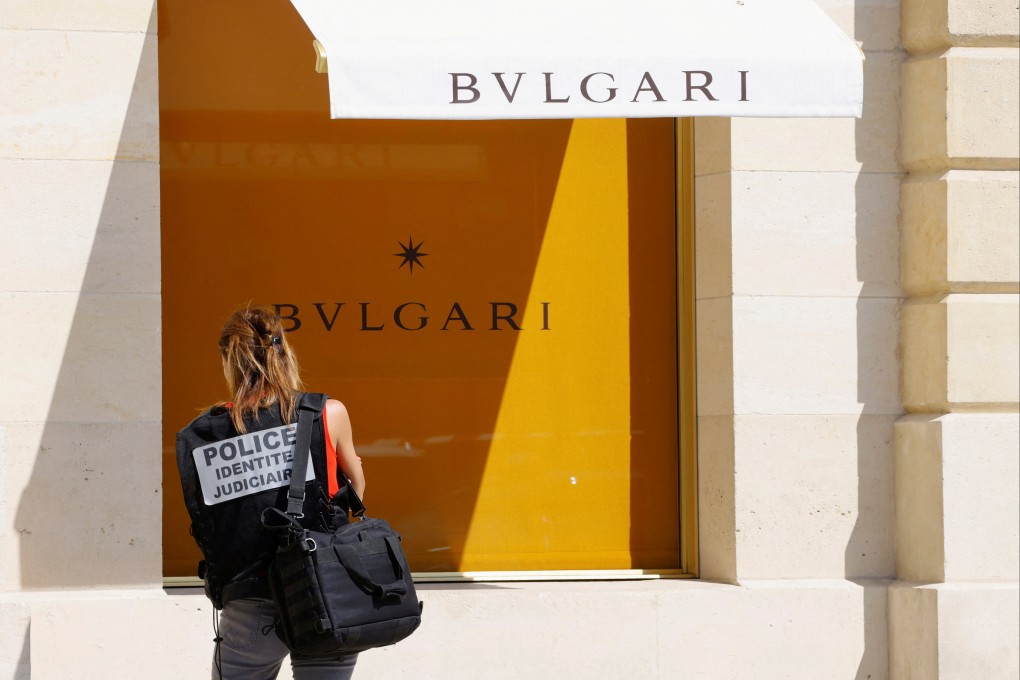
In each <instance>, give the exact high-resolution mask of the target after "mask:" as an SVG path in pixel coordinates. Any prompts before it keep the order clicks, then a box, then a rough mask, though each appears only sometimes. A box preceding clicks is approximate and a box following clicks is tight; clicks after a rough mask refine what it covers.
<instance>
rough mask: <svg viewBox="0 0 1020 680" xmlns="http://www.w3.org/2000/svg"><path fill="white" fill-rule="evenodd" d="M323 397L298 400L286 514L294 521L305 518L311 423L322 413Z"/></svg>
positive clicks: (305, 396)
mask: <svg viewBox="0 0 1020 680" xmlns="http://www.w3.org/2000/svg"><path fill="white" fill-rule="evenodd" d="M325 396H326V395H324V394H317V395H314V396H313V395H308V394H302V395H301V397H300V399H299V400H298V424H297V441H296V442H295V443H294V465H293V466H292V467H291V472H290V486H289V487H288V488H287V514H288V515H290V516H291V517H293V518H295V519H301V518H302V517H304V516H305V513H304V505H305V475H306V474H307V472H308V454H309V451H310V449H311V446H312V421H313V420H314V419H315V414H316V413H322V410H323V406H324V405H325ZM323 417H325V415H323Z"/></svg>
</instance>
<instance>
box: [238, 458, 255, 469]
mask: <svg viewBox="0 0 1020 680" xmlns="http://www.w3.org/2000/svg"><path fill="white" fill-rule="evenodd" d="M241 467H243V468H244V471H245V472H255V461H251V460H242V461H241Z"/></svg>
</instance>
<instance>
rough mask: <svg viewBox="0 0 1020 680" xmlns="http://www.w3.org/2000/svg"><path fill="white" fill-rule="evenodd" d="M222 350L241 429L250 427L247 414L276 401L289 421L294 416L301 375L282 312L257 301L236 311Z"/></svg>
mask: <svg viewBox="0 0 1020 680" xmlns="http://www.w3.org/2000/svg"><path fill="white" fill-rule="evenodd" d="M220 356H221V357H222V359H223V374H224V377H226V379H227V387H228V389H229V390H230V393H231V396H232V398H233V405H232V407H231V409H230V419H231V421H232V422H233V423H234V427H235V428H236V429H237V431H238V432H245V431H246V427H245V424H244V421H245V418H247V417H253V416H255V415H256V414H257V413H258V411H259V409H263V408H267V407H269V406H272V405H274V404H279V406H280V415H281V417H282V418H283V421H284V422H285V423H290V422H293V421H294V414H295V412H296V410H297V398H298V392H299V391H300V390H301V378H300V374H299V372H298V364H297V357H295V356H294V351H293V350H292V349H291V347H290V344H289V343H288V342H287V337H286V335H285V334H284V331H283V323H282V322H281V320H280V317H279V316H278V315H277V314H276V313H274V312H273V311H271V310H269V309H267V308H265V307H256V306H252V305H248V306H247V307H245V308H243V309H239V310H237V311H236V312H234V313H233V314H232V315H231V316H230V318H229V319H227V322H226V323H225V324H224V325H223V331H222V332H221V333H220Z"/></svg>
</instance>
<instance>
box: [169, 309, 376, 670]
mask: <svg viewBox="0 0 1020 680" xmlns="http://www.w3.org/2000/svg"><path fill="white" fill-rule="evenodd" d="M219 347H220V357H221V359H222V361H223V375H224V377H225V378H226V381H227V387H228V389H229V392H230V394H231V396H232V399H231V400H230V401H229V402H225V403H221V404H218V405H216V406H214V407H212V408H211V409H209V410H208V411H206V412H205V413H203V414H202V415H201V416H199V417H198V418H196V419H195V420H194V421H192V422H191V423H190V424H189V425H188V426H187V427H185V428H184V429H183V430H181V431H180V432H179V433H178V434H177V465H178V468H179V470H180V473H181V482H182V486H183V488H184V500H185V504H186V505H187V507H188V512H189V514H190V515H191V520H192V527H191V531H192V534H193V535H194V537H195V540H196V542H197V543H198V545H199V548H200V549H201V550H202V554H203V556H204V557H205V559H204V560H203V561H202V563H200V565H199V576H201V577H203V578H204V580H205V589H206V595H208V596H209V598H210V599H211V600H212V601H213V604H214V607H215V609H222V613H221V614H220V615H219V616H220V618H219V630H218V631H217V633H216V642H217V647H216V651H215V653H214V657H213V670H212V677H213V680H221V679H222V680H242V679H243V680H263V679H265V680H270V679H272V678H275V677H276V676H277V673H278V672H279V670H280V667H281V665H282V663H283V659H284V657H285V656H287V654H288V650H287V648H286V647H285V646H284V644H283V642H281V641H280V639H279V638H278V637H277V636H276V634H275V633H274V632H273V610H274V605H273V602H272V600H271V599H270V594H269V588H268V584H267V581H266V569H267V566H268V564H269V562H270V561H271V560H272V556H273V553H274V550H275V547H276V537H275V536H274V535H273V534H271V533H270V532H268V531H266V530H265V529H264V528H263V526H262V523H261V518H262V511H263V510H264V509H265V508H269V507H279V508H284V507H286V502H285V498H286V495H287V487H288V485H289V484H290V479H289V477H290V466H291V463H292V459H291V455H292V449H293V442H294V429H295V425H294V423H295V421H296V412H297V409H298V405H299V403H303V404H305V405H306V406H307V405H309V404H313V405H315V407H316V408H318V407H319V406H321V403H322V400H323V399H325V395H303V394H302V392H301V379H300V377H299V374H298V365H297V360H296V358H295V356H294V352H293V350H291V348H290V344H289V343H288V342H287V338H286V335H285V334H284V331H283V326H282V323H281V321H280V318H279V317H278V316H277V315H276V314H275V313H273V312H272V311H271V310H269V309H266V308H264V307H253V306H248V307H246V308H244V309H241V310H238V311H237V312H235V313H234V314H233V315H231V317H230V318H229V319H227V322H226V324H225V325H224V326H223V331H222V333H221V334H220V342H219ZM302 400H305V401H302ZM322 411H323V413H321V414H317V417H316V420H315V423H314V425H313V428H312V442H311V447H310V459H309V468H310V472H309V477H308V479H309V481H308V482H307V483H306V486H305V505H304V519H303V520H302V522H304V523H305V524H306V526H307V527H308V528H318V529H323V528H329V525H331V524H336V523H337V522H340V523H343V522H346V521H347V512H346V509H345V508H346V504H345V502H344V500H343V499H344V496H343V494H344V493H345V486H344V483H343V476H342V475H340V474H338V470H339V471H342V473H343V475H346V477H347V478H348V479H349V480H350V484H351V487H352V488H353V489H354V491H355V492H356V493H357V494H358V495H359V496H361V497H364V493H365V475H364V472H363V471H362V467H361V459H360V458H359V457H358V456H357V454H356V453H355V451H354V440H353V436H352V433H351V421H350V418H349V417H348V414H347V409H346V408H345V407H344V405H343V404H342V403H340V402H339V401H337V400H335V399H326V400H325V407H324V408H323V409H322ZM323 414H324V416H325V417H322V416H323ZM288 446H289V449H288ZM312 471H314V479H312V478H311V473H312ZM215 616H216V614H215V612H214V618H215ZM214 623H215V621H214ZM356 660H357V654H350V655H346V656H343V657H339V658H331V659H310V658H300V657H297V656H296V655H292V657H291V666H292V668H293V672H294V678H295V680H326V679H327V678H328V679H329V680H346V679H348V678H350V677H351V675H352V674H353V672H354V664H355V662H356Z"/></svg>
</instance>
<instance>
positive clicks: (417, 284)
mask: <svg viewBox="0 0 1020 680" xmlns="http://www.w3.org/2000/svg"><path fill="white" fill-rule="evenodd" d="M159 19H160V55H159V57H160V100H161V136H162V147H161V163H162V197H161V201H162V234H163V243H162V248H163V250H162V259H163V314H164V318H163V328H164V343H163V353H164V377H163V383H164V395H163V404H164V408H163V413H164V439H165V448H164V477H165V487H166V507H165V529H164V554H165V573H166V575H168V576H187V575H191V574H193V573H194V565H195V562H196V560H197V559H198V555H197V551H196V550H195V548H194V546H193V545H192V542H191V539H190V537H189V536H188V531H187V526H188V520H187V515H186V512H185V511H184V508H183V504H182V503H181V502H180V500H179V496H180V492H179V485H178V483H177V473H176V465H175V463H174V452H173V438H174V433H175V432H176V430H177V429H178V428H179V427H181V426H183V425H184V424H185V423H186V422H187V421H188V420H190V419H191V418H193V417H194V416H195V415H196V414H197V413H198V411H199V410H200V409H201V408H202V407H204V406H207V405H209V404H210V403H211V402H213V401H215V400H217V399H220V398H223V397H225V396H226V395H225V394H224V388H223V386H222V384H221V383H222V378H221V377H220V369H219V358H218V354H217V351H216V339H217V334H218V330H219V326H220V324H221V323H222V321H223V319H224V318H225V317H226V316H227V315H228V314H229V313H230V312H231V311H232V310H233V309H234V308H236V307H237V306H238V305H241V304H244V303H245V302H247V301H249V300H254V301H256V302H260V303H263V304H268V305H276V306H277V308H278V309H279V311H280V313H281V315H282V316H284V317H285V319H286V322H287V324H288V327H289V328H290V336H289V337H290V340H291V341H292V342H293V344H294V346H295V349H296V351H297V353H298V357H299V359H300V361H301V364H302V369H303V375H304V377H305V379H306V381H307V383H308V385H309V387H311V388H314V389H317V390H322V391H326V392H328V393H329V394H331V395H332V396H334V397H335V398H338V399H340V400H342V401H344V402H345V403H346V404H347V406H348V408H349V410H350V412H351V415H352V420H353V424H354V432H355V444H356V447H357V449H358V453H359V454H360V455H361V457H362V458H363V460H364V464H365V470H366V475H367V478H368V494H367V498H366V504H367V505H368V507H369V511H370V514H372V513H374V514H377V515H379V516H383V517H385V518H386V519H388V520H389V521H390V522H391V523H392V524H393V525H394V526H395V527H397V529H398V530H399V531H401V533H402V534H404V542H405V548H406V550H407V553H408V557H409V559H410V561H411V565H412V569H414V570H415V571H417V572H463V571H486V570H550V569H630V568H642V569H670V568H677V567H679V566H680V563H679V560H680V546H679V535H680V530H679V520H678V516H679V512H678V489H679V486H678V416H677V414H678V398H677V394H678V370H677V329H678V318H677V283H676V282H677V264H676V263H677V245H676V233H677V232H676V226H675V225H676V205H677V198H676V187H677V182H676V173H675V170H674V166H675V159H676V157H677V154H676V141H675V132H674V129H675V126H674V121H673V120H671V119H667V120H655V119H651V120H635V121H623V120H581V121H516V122H508V121H484V122H438V121H430V122H406V121H405V122H400V121H331V120H329V119H328V115H327V111H328V105H327V91H326V83H325V81H324V79H323V76H320V75H317V74H316V73H315V72H314V71H313V70H312V68H311V64H312V52H311V48H310V47H309V45H310V40H311V38H310V34H308V32H307V29H305V27H304V25H303V24H302V22H301V20H300V18H299V17H298V16H297V13H296V12H295V11H294V10H293V8H292V7H291V6H290V5H289V4H287V3H275V4H271V5H250V4H246V3H238V2H224V3H212V4H209V3H201V2H197V0H168V1H167V2H163V3H161V4H160V17H159ZM304 47H307V49H299V48H304ZM242 56H243V58H242Z"/></svg>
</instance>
